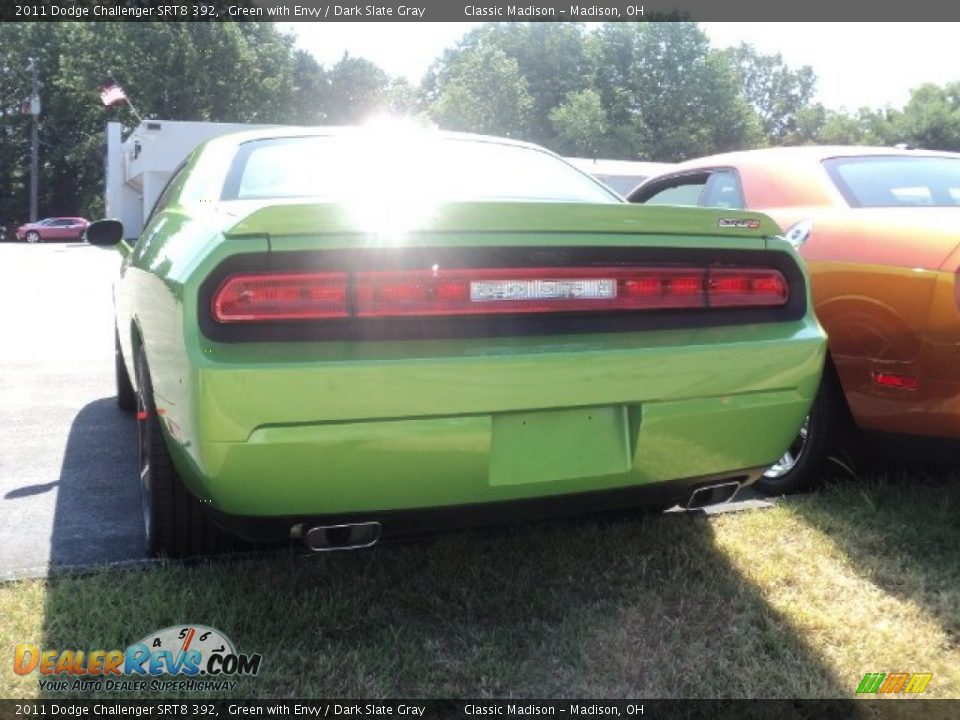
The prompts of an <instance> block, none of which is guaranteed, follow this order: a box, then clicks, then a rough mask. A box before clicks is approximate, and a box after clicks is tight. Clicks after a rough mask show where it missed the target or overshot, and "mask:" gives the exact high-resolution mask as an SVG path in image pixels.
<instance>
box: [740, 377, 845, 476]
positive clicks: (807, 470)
mask: <svg viewBox="0 0 960 720" xmlns="http://www.w3.org/2000/svg"><path fill="white" fill-rule="evenodd" d="M842 392H843V391H842V389H841V387H840V382H839V380H838V379H837V376H836V372H835V371H834V370H833V367H832V366H831V365H830V364H829V363H828V365H827V366H826V367H825V368H824V371H823V379H822V380H821V381H820V387H819V388H818V389H817V395H816V397H815V398H814V400H813V405H812V406H811V408H810V414H809V415H807V417H806V418H805V419H804V421H803V425H802V426H801V428H800V431H799V432H798V434H797V436H796V437H795V438H794V440H793V442H792V443H791V444H790V447H789V448H787V450H786V452H785V453H784V454H783V456H782V457H781V458H780V460H778V461H777V463H776V464H775V465H772V466H771V467H770V468H769V469H768V470H767V471H766V473H764V474H763V475H761V476H760V479H759V480H757V482H756V483H755V484H754V487H755V488H756V489H757V490H759V491H760V492H761V493H763V494H764V495H791V494H794V493H800V492H805V491H807V490H811V489H813V488H814V487H816V486H818V485H820V484H821V483H822V481H823V472H824V470H825V468H826V466H827V462H828V461H829V456H830V451H831V449H833V444H834V440H835V438H836V437H837V434H838V431H839V429H840V424H841V423H840V418H841V417H842V416H841V413H840V407H841V403H842V402H843V400H842V396H841V393H842Z"/></svg>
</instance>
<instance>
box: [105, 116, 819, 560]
mask: <svg viewBox="0 0 960 720" xmlns="http://www.w3.org/2000/svg"><path fill="white" fill-rule="evenodd" d="M777 233H778V229H777V227H776V226H775V225H774V224H773V223H772V222H771V221H770V220H769V219H767V218H766V217H764V216H762V215H758V214H756V213H749V212H738V211H726V210H724V211H716V210H702V209H680V208H643V207H636V206H631V205H629V204H627V203H625V202H623V201H622V200H621V199H620V198H618V197H617V196H616V195H614V194H613V193H612V192H610V191H609V190H608V189H606V188H605V187H604V186H602V185H600V184H599V183H597V182H596V181H594V180H593V179H591V178H590V177H588V176H587V175H585V174H583V173H581V172H580V171H578V170H576V169H575V168H573V167H571V166H570V165H568V164H566V163H565V162H564V161H563V160H561V159H560V158H559V157H557V156H555V155H553V154H552V153H549V152H547V151H545V150H543V149H542V148H538V147H536V146H533V145H527V144H524V143H518V142H513V141H509V140H502V139H497V138H490V137H479V136H468V135H457V134H449V133H441V132H435V131H427V130H405V131H394V132H387V131H385V130H383V129H364V128H339V129H331V128H311V129H289V128H284V129H271V130H261V131H255V132H250V133H241V134H236V135H229V136H223V137H220V138H217V139H214V140H211V141H209V142H207V143H205V144H204V145H201V146H200V147H199V148H197V150H195V151H194V152H193V153H192V154H191V155H190V156H189V157H188V159H187V161H186V162H185V163H184V165H183V166H182V168H181V169H180V170H179V171H177V172H176V173H175V174H174V176H173V177H172V178H171V180H170V183H169V185H168V186H167V188H166V190H164V192H163V193H162V194H161V196H160V199H159V200H158V202H157V205H156V207H155V208H154V210H153V212H152V214H151V216H150V218H149V219H148V221H147V224H146V227H145V229H144V231H143V233H142V235H141V236H140V239H139V240H138V241H137V242H136V243H135V244H134V245H133V246H132V248H130V247H128V246H127V245H126V244H125V243H122V242H120V237H121V235H122V226H120V224H119V223H118V222H116V221H111V220H104V221H100V222H98V223H95V224H94V226H92V227H91V229H90V230H89V231H88V233H87V237H88V240H89V242H91V243H93V244H99V245H109V244H116V243H120V247H121V249H122V250H123V251H124V253H125V255H126V257H125V259H124V262H123V264H122V268H121V277H120V279H119V281H118V283H117V286H116V290H115V301H116V313H117V316H116V326H117V378H118V400H119V402H120V404H121V405H122V406H126V407H128V408H130V409H133V408H136V409H137V410H138V413H139V417H140V423H139V425H140V467H141V471H140V482H141V487H142V496H143V513H144V520H145V526H146V531H147V538H148V543H149V546H150V549H151V551H152V552H155V553H160V554H167V555H172V556H184V555H190V554H196V553H204V552H210V551H213V550H215V549H216V548H217V547H219V546H220V544H221V542H222V540H223V538H224V537H225V536H228V535H227V532H229V533H230V534H235V535H240V536H242V537H246V538H249V539H269V538H274V539H276V538H289V537H296V538H301V539H303V540H304V542H305V543H306V544H307V545H308V546H309V547H311V548H312V549H318V550H319V549H330V548H343V547H357V546H363V545H370V544H373V543H374V542H376V541H377V539H378V538H379V537H380V535H381V533H384V534H391V533H404V532H410V531H415V530H419V529H425V528H433V527H439V526H441V525H449V524H451V523H452V524H454V525H467V524H473V523H478V522H485V521H489V520H491V519H494V518H504V517H506V518H521V519H529V518H534V517H539V516H542V515H546V514H555V513H559V512H562V511H565V510H567V511H569V510H574V511H583V510H587V509H602V508H611V507H625V506H629V505H639V504H644V503H657V504H673V503H675V502H681V503H684V504H687V503H689V504H692V505H700V504H704V503H707V502H713V501H718V500H723V499H726V498H729V497H730V496H732V495H733V493H734V492H735V490H736V488H737V487H739V486H740V485H743V484H746V483H750V482H752V481H754V480H755V479H756V478H757V477H758V476H759V475H760V474H761V473H762V472H763V471H764V470H765V469H766V468H767V467H768V466H769V465H770V464H771V463H773V462H774V461H775V460H776V459H777V458H778V457H780V455H781V454H782V453H783V451H784V449H785V448H786V447H787V445H788V444H789V443H790V441H791V440H792V439H793V437H794V435H795V434H796V433H797V429H798V427H799V426H800V423H801V422H802V421H803V419H804V417H805V416H806V414H807V412H808V410H809V408H810V404H811V401H812V398H813V396H814V394H815V392H816V388H817V385H818V382H819V379H820V373H821V370H822V365H823V359H824V352H825V336H824V334H823V331H822V330H821V328H820V326H819V325H818V323H817V321H816V320H815V319H814V317H813V315H812V314H811V311H810V303H809V290H808V287H807V285H808V283H807V278H806V275H805V272H804V270H803V268H802V266H801V264H800V262H799V261H798V258H797V255H796V253H795V251H794V250H793V248H792V247H791V246H790V244H789V243H787V242H785V241H783V240H781V239H780V238H778V237H776V235H777Z"/></svg>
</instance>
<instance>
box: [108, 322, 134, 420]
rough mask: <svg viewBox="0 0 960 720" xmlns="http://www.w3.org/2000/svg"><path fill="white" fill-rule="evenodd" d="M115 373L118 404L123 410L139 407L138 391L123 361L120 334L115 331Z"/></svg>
mask: <svg viewBox="0 0 960 720" xmlns="http://www.w3.org/2000/svg"><path fill="white" fill-rule="evenodd" d="M113 344H114V349H113V362H114V375H115V377H116V381H117V405H118V406H119V408H120V409H121V410H126V411H127V412H133V411H134V410H136V409H137V393H136V391H134V389H133V383H131V382H130V374H129V373H128V372H127V366H126V365H125V364H124V362H123V351H122V350H121V349H120V336H119V335H117V334H116V332H115V333H114V337H113Z"/></svg>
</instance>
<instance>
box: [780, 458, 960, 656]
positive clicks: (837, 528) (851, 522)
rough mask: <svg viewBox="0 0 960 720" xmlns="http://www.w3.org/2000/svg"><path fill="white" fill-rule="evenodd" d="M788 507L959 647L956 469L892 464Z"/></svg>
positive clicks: (959, 474)
mask: <svg viewBox="0 0 960 720" xmlns="http://www.w3.org/2000/svg"><path fill="white" fill-rule="evenodd" d="M791 509H792V510H793V511H794V512H795V513H796V514H797V515H798V516H799V517H801V518H803V520H805V521H806V522H808V523H809V524H810V525H811V526H813V527H814V528H816V529H818V530H820V531H821V532H823V533H824V534H825V535H827V536H829V537H830V539H831V540H832V541H833V542H834V543H835V544H836V545H837V547H838V548H840V550H842V551H843V552H844V554H846V555H847V556H848V557H849V558H850V559H851V561H852V565H853V567H854V568H855V569H856V571H857V572H858V573H859V574H861V576H863V577H865V578H866V579H868V580H869V581H870V582H871V583H873V584H874V585H876V586H877V587H879V588H880V589H882V590H883V591H884V592H886V593H888V594H890V595H893V596H895V597H898V598H901V599H904V600H909V601H911V602H914V603H915V604H916V605H917V606H918V607H922V608H923V609H924V610H925V611H927V612H928V613H930V614H932V615H933V616H934V617H935V618H936V619H937V620H938V621H939V622H940V624H941V626H942V628H943V630H944V632H945V633H946V635H947V636H948V638H949V640H950V643H951V645H952V646H953V647H960V591H958V588H960V552H958V548H960V471H957V470H953V469H950V468H946V467H942V466H941V467H937V466H930V467H921V466H917V465H913V466H909V467H908V466H904V465H892V466H890V467H889V469H886V470H876V469H875V470H873V474H872V475H870V476H866V477H865V478H864V479H860V480H848V481H845V482H840V483H836V484H830V485H828V486H827V487H826V488H825V489H824V490H823V491H822V492H821V493H819V494H815V495H811V496H810V497H805V498H796V499H794V500H793V501H792V502H791Z"/></svg>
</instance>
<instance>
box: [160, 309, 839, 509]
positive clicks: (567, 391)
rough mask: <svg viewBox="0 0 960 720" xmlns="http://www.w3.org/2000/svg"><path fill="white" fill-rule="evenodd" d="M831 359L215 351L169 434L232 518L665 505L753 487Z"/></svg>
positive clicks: (781, 342)
mask: <svg viewBox="0 0 960 720" xmlns="http://www.w3.org/2000/svg"><path fill="white" fill-rule="evenodd" d="M825 344H826V343H825V337H824V335H823V332H822V330H821V329H820V327H819V325H817V323H816V321H815V320H812V319H811V318H810V316H809V315H808V316H806V317H804V318H802V319H800V320H797V321H794V322H790V323H781V324H747V325H739V326H727V327H717V328H699V329H681V330H669V331H668V330H664V331H653V332H644V333H614V334H603V335H589V336H586V335H584V336H575V337H559V338H522V339H512V340H511V339H508V338H499V339H496V340H486V341H484V340H456V341H436V342H434V343H432V344H430V347H429V349H428V351H425V350H424V348H423V345H422V343H419V344H414V343H410V344H405V343H402V342H400V343H384V344H382V345H380V344H372V345H368V346H365V348H364V350H363V353H364V354H363V355H362V356H360V357H350V358H347V357H345V356H344V355H343V354H341V355H337V351H336V349H329V348H327V349H322V347H321V344H315V345H310V344H303V345H291V346H282V347H281V346H275V345H269V344H263V345H262V346H260V347H259V349H258V348H253V349H251V347H250V346H229V345H216V344H215V345H213V346H212V349H210V348H208V349H207V350H206V351H200V352H198V353H197V354H196V356H195V357H194V356H189V357H186V358H183V359H182V360H183V362H184V365H185V367H189V372H190V375H191V377H192V379H193V382H192V383H191V386H192V388H193V390H192V392H190V393H189V394H188V395H187V396H186V397H187V398H189V401H188V402H189V404H190V407H189V409H187V408H184V407H182V406H181V407H180V408H179V409H178V410H177V412H171V413H167V414H166V415H165V417H166V419H167V420H166V422H165V423H164V427H165V430H166V432H167V436H168V441H169V444H170V446H171V450H172V451H173V454H174V459H175V462H176V464H177V466H178V469H179V470H180V473H181V475H182V476H183V477H184V480H185V482H186V483H187V485H188V486H189V487H190V488H191V490H192V491H193V492H194V493H195V494H196V495H197V496H198V497H199V498H200V499H201V500H203V501H205V502H206V503H208V504H209V507H211V509H212V510H214V511H216V512H218V513H220V514H221V515H222V516H237V517H240V518H247V519H251V520H252V519H256V518H262V519H269V518H276V519H281V518H285V519H289V518H345V517H351V518H358V517H364V518H372V519H376V518H377V517H378V514H380V515H383V514H387V513H392V512H395V511H410V510H423V509H443V508H456V507H463V506H468V507H473V506H478V505H491V506H492V505H494V504H503V503H512V502H516V501H525V500H535V499H538V498H542V499H552V500H554V501H555V500H557V499H561V498H563V497H569V498H576V497H578V496H580V495H581V494H584V493H591V494H592V493H597V492H602V491H611V492H614V493H616V492H617V491H624V492H628V493H629V492H632V491H634V490H644V489H650V490H653V489H657V488H659V490H661V491H662V493H661V494H664V493H665V494H666V495H669V496H670V497H669V498H667V499H671V500H672V499H677V498H680V497H683V493H684V492H689V491H688V488H689V486H690V485H696V484H697V482H698V479H701V478H716V477H724V476H727V477H734V476H736V477H737V478H738V479H739V480H746V481H752V480H753V479H754V478H755V477H756V474H757V472H756V471H757V469H758V468H763V467H765V466H768V465H770V464H771V463H773V462H774V461H775V460H776V459H777V458H778V457H779V456H780V455H781V454H782V452H783V449H784V448H785V447H786V446H787V445H788V444H789V443H790V441H791V439H792V438H793V436H794V435H795V434H796V432H797V428H798V427H799V425H800V423H801V421H802V419H803V417H804V416H805V415H806V413H807V412H808V410H809V408H810V404H811V402H812V399H813V397H814V395H815V393H816V388H817V385H818V383H819V379H820V372H821V368H822V365H823V360H824V352H825ZM344 347H345V346H344ZM311 352H312V353H313V357H311V359H310V361H309V362H306V361H304V360H303V358H304V357H309V356H310V353H311ZM352 352H354V353H357V354H359V352H360V351H359V350H356V349H354V350H353V351H352ZM427 352H429V355H427ZM347 355H349V353H347ZM414 355H419V356H414ZM424 355H426V357H425V356H424ZM171 409H173V408H171Z"/></svg>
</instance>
